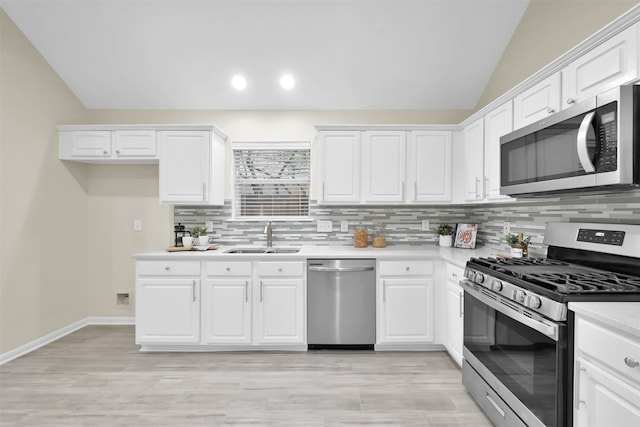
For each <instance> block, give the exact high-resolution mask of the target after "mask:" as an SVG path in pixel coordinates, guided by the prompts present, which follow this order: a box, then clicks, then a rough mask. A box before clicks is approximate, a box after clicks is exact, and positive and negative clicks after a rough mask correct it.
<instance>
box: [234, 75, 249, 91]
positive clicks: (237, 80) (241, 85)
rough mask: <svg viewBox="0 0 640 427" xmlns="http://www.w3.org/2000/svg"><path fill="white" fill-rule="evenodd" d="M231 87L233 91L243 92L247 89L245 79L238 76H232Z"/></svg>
mask: <svg viewBox="0 0 640 427" xmlns="http://www.w3.org/2000/svg"><path fill="white" fill-rule="evenodd" d="M231 86H233V88H234V89H235V90H245V89H246V87H247V79H245V78H244V76H240V75H236V76H233V78H232V79H231Z"/></svg>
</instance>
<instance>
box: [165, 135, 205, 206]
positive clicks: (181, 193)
mask: <svg viewBox="0 0 640 427" xmlns="http://www.w3.org/2000/svg"><path fill="white" fill-rule="evenodd" d="M159 133H160V138H159V143H160V167H159V172H160V202H161V203H176V204H180V203H202V202H204V203H206V202H207V198H208V194H209V188H208V186H209V184H210V183H209V181H210V180H209V174H210V172H209V167H210V162H209V146H210V139H211V134H210V132H206V131H165V132H159Z"/></svg>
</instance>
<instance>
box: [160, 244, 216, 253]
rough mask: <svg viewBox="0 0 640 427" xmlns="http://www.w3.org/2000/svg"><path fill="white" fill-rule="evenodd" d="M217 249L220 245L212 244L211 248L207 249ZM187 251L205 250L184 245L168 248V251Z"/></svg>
mask: <svg viewBox="0 0 640 427" xmlns="http://www.w3.org/2000/svg"><path fill="white" fill-rule="evenodd" d="M216 249H218V247H217V246H216V245H211V246H209V249H207V250H208V251H215V250H216ZM186 251H196V252H204V251H199V250H198V249H196V248H194V247H190V248H185V247H184V246H171V247H170V248H167V252H186Z"/></svg>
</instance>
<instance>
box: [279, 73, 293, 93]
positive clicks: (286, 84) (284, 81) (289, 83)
mask: <svg viewBox="0 0 640 427" xmlns="http://www.w3.org/2000/svg"><path fill="white" fill-rule="evenodd" d="M295 85H296V81H295V79H294V78H293V76H292V75H291V74H283V75H282V77H280V86H282V88H283V89H285V90H291V89H293V87H294V86H295Z"/></svg>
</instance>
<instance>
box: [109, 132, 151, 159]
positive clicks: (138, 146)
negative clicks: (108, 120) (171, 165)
mask: <svg viewBox="0 0 640 427" xmlns="http://www.w3.org/2000/svg"><path fill="white" fill-rule="evenodd" d="M113 137H114V139H113V145H114V149H115V155H116V157H152V158H157V157H158V150H157V144H156V131H155V130H118V131H115V132H113Z"/></svg>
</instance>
